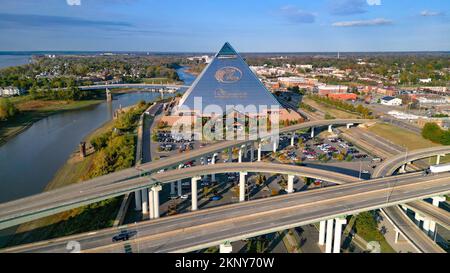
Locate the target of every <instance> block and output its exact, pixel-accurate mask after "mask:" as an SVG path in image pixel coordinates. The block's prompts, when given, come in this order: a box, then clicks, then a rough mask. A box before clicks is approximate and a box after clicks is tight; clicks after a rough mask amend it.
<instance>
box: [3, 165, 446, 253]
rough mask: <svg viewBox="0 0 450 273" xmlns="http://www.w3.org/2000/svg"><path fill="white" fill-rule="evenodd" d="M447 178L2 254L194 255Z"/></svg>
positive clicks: (219, 212)
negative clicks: (71, 250) (120, 238)
mask: <svg viewBox="0 0 450 273" xmlns="http://www.w3.org/2000/svg"><path fill="white" fill-rule="evenodd" d="M449 177H450V174H449V173H443V174H439V175H435V176H432V177H424V176H422V175H421V174H414V173H413V174H404V175H399V176H395V177H388V178H382V179H376V180H371V181H361V182H354V183H350V184H347V185H339V186H334V187H329V188H323V189H317V190H312V191H307V192H299V193H293V194H288V195H281V196H276V197H271V198H266V199H260V200H253V201H248V202H242V203H238V204H233V205H227V206H221V207H216V208H211V209H205V210H199V211H196V212H191V213H185V214H181V215H176V216H169V217H164V218H159V219H157V220H150V221H145V222H141V223H138V224H133V225H128V227H126V229H127V230H134V231H137V236H135V237H133V238H132V239H131V240H130V241H127V242H120V243H112V241H111V238H112V236H114V235H115V234H117V233H118V229H117V228H109V229H105V230H99V231H96V232H94V233H85V234H80V235H76V236H69V237H64V238H58V239H55V240H50V241H44V242H38V243H34V244H30V245H23V246H19V247H15V248H10V249H4V250H3V251H4V252H68V251H67V249H66V246H67V243H68V241H71V240H75V241H77V242H79V243H80V247H81V250H82V251H85V252H124V250H125V249H124V248H125V246H126V245H129V246H130V247H131V249H132V251H133V252H186V251H194V250H198V249H202V248H206V247H210V246H213V245H218V244H220V243H221V242H224V241H225V240H230V241H236V240H241V239H243V238H249V237H253V236H258V235H261V234H266V233H270V232H274V231H278V230H284V229H288V228H293V227H296V226H302V225H307V224H310V223H314V222H318V221H321V220H325V219H329V218H334V217H337V216H340V215H346V214H354V213H358V212H361V211H367V210H373V209H377V208H382V207H389V206H393V205H395V204H401V203H405V202H408V201H412V200H420V199H424V198H427V197H429V196H434V195H437V194H444V193H448V192H450V179H449ZM387 181H389V183H388V182H387ZM393 186H394V187H393Z"/></svg>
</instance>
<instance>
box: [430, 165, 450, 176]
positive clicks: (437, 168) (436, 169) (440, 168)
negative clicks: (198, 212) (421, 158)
mask: <svg viewBox="0 0 450 273" xmlns="http://www.w3.org/2000/svg"><path fill="white" fill-rule="evenodd" d="M443 172H450V164H440V165H433V166H430V168H428V169H426V170H425V174H430V173H443Z"/></svg>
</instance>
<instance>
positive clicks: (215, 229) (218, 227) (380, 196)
mask: <svg viewBox="0 0 450 273" xmlns="http://www.w3.org/2000/svg"><path fill="white" fill-rule="evenodd" d="M438 182H439V181H438ZM438 182H435V183H434V184H435V185H437V187H436V188H432V189H428V190H426V191H427V192H426V193H421V190H422V189H421V187H417V186H416V187H407V188H399V189H396V190H395V191H394V192H392V194H391V200H392V201H397V200H403V198H404V196H405V195H407V196H410V197H411V198H412V197H415V196H417V195H419V196H422V195H423V194H433V193H434V192H436V190H442V189H448V185H449V184H450V182H448V183H447V185H446V186H445V187H444V186H442V185H440V183H438ZM384 195H385V194H384V193H380V192H376V193H369V194H366V196H365V197H366V198H361V199H359V198H357V199H356V200H359V201H356V202H355V201H354V199H353V197H351V196H348V197H347V198H345V199H341V200H336V201H331V202H330V201H328V202H325V203H323V204H309V205H306V206H305V205H303V209H298V208H297V207H294V208H289V209H284V211H271V212H268V213H266V214H267V215H266V216H264V215H252V216H244V217H243V218H242V217H241V218H229V219H230V220H228V219H226V220H222V221H219V222H218V223H213V224H210V225H209V227H208V229H205V227H202V228H197V227H194V228H191V229H182V230H180V231H179V233H178V234H172V236H170V238H169V239H167V238H163V237H161V236H159V238H158V235H156V236H150V237H148V238H142V241H140V242H139V249H140V250H141V251H144V252H172V251H180V250H183V251H184V250H187V251H193V250H195V248H196V247H194V246H193V245H201V244H204V245H205V247H207V246H208V245H217V244H220V242H221V241H222V240H228V239H232V240H238V239H241V238H246V237H254V236H257V235H260V234H262V233H266V232H267V230H269V232H272V231H275V230H282V229H287V228H291V227H294V226H299V225H305V224H309V223H313V222H316V221H317V218H329V217H332V216H333V215H335V214H345V213H346V212H349V213H353V211H355V210H359V211H362V210H364V208H371V207H373V206H375V205H379V204H383V203H385V201H386V197H385V196H384ZM300 206H302V205H300ZM248 215H251V214H248ZM299 219H302V220H299ZM299 221H300V222H299ZM224 222H226V223H224ZM230 234H234V235H230ZM122 247H123V246H120V245H117V246H116V245H114V246H107V247H101V248H99V249H91V250H88V251H89V252H96V251H102V252H103V251H107V252H110V251H111V252H121V249H122ZM202 247H203V246H202Z"/></svg>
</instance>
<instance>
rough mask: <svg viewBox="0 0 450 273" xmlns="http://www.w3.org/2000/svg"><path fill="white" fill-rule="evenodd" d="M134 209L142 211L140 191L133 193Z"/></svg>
mask: <svg viewBox="0 0 450 273" xmlns="http://www.w3.org/2000/svg"><path fill="white" fill-rule="evenodd" d="M134 209H135V210H136V211H137V210H141V209H142V201H141V191H140V190H138V191H134Z"/></svg>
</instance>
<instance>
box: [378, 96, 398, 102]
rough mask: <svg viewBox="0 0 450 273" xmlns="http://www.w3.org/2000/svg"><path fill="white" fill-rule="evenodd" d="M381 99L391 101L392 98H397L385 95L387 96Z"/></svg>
mask: <svg viewBox="0 0 450 273" xmlns="http://www.w3.org/2000/svg"><path fill="white" fill-rule="evenodd" d="M381 99H382V100H385V101H390V100H393V99H396V97H392V96H385V97H382V98H381Z"/></svg>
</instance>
